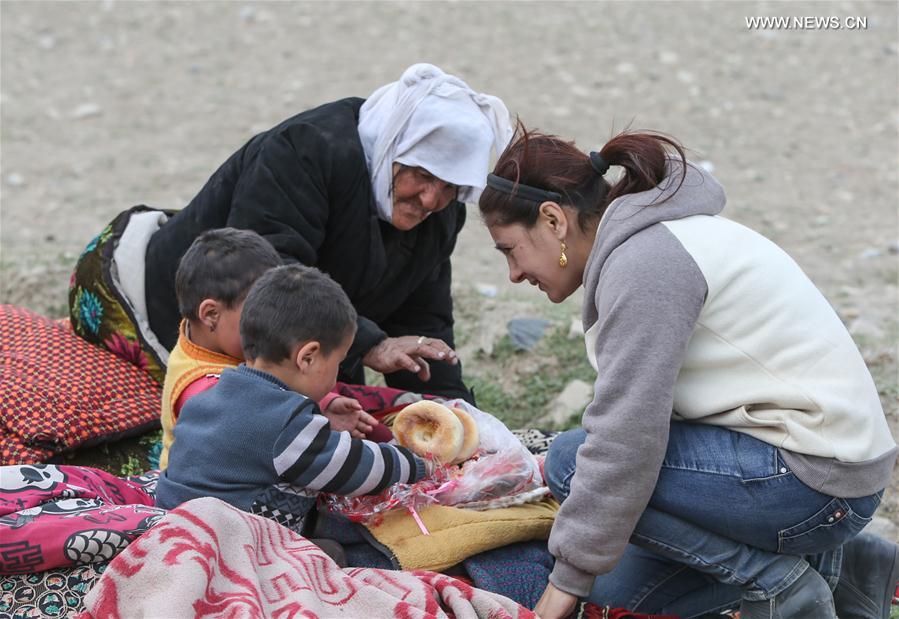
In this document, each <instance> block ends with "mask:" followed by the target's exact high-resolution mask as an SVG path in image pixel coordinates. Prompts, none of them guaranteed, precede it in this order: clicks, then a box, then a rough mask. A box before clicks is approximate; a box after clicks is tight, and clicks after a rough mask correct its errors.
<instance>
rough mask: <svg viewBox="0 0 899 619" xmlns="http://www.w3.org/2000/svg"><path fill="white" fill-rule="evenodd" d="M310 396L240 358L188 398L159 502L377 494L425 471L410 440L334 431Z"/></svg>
mask: <svg viewBox="0 0 899 619" xmlns="http://www.w3.org/2000/svg"><path fill="white" fill-rule="evenodd" d="M318 413H319V408H318V405H317V404H316V403H315V402H314V401H313V400H311V399H309V398H307V397H305V396H303V395H301V394H299V393H296V392H295V391H291V390H290V389H289V388H288V387H287V386H286V385H285V384H284V383H282V382H281V381H280V380H278V379H277V378H275V377H274V376H272V375H270V374H267V373H265V372H261V371H259V370H254V369H252V368H248V367H247V366H245V365H240V366H238V367H237V368H234V369H228V370H225V371H224V372H223V373H222V376H221V378H220V379H219V382H218V384H217V385H215V386H214V387H212V388H211V389H209V390H208V391H205V392H203V393H201V394H198V395H197V396H195V397H193V398H192V399H191V400H189V401H188V402H187V404H185V405H184V408H183V409H182V411H181V415H180V417H179V418H178V424H177V425H176V426H175V443H174V445H173V446H172V450H171V452H170V454H169V466H168V468H167V469H166V470H165V472H164V473H163V474H162V476H161V477H160V479H159V485H158V487H157V495H156V503H157V505H159V506H160V507H164V508H166V509H172V508H174V507H177V506H178V505H180V504H181V503H183V502H185V501H189V500H190V499H195V498H199V497H206V496H213V497H216V498H219V499H221V500H223V501H226V502H227V503H230V504H231V505H234V506H235V507H238V508H240V509H243V510H245V511H253V510H251V508H253V505H254V502H256V501H257V500H259V499H260V497H262V496H264V495H266V493H267V492H269V491H270V489H271V488H272V487H274V486H281V487H283V485H284V484H289V485H290V486H292V487H293V489H294V490H300V489H302V490H303V491H304V492H303V494H305V495H306V496H314V494H315V493H317V492H332V493H335V494H342V495H349V496H357V495H361V494H375V493H377V492H380V491H381V490H383V489H384V488H386V487H387V486H390V485H392V484H395V483H398V482H414V481H416V480H418V479H420V478H421V477H423V476H424V473H425V465H424V462H423V461H422V460H420V459H419V458H417V457H416V456H414V455H413V454H412V453H411V452H410V451H409V450H407V449H405V448H403V447H394V446H392V445H386V444H383V443H373V442H371V441H366V440H360V439H354V438H351V437H350V434H349V433H348V432H335V431H332V430H331V427H330V424H329V423H328V420H327V419H326V418H325V417H324V416H322V415H321V414H318Z"/></svg>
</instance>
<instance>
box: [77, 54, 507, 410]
mask: <svg viewBox="0 0 899 619" xmlns="http://www.w3.org/2000/svg"><path fill="white" fill-rule="evenodd" d="M511 133H512V131H511V127H510V126H509V120H508V112H507V110H506V108H505V106H504V105H503V103H502V101H500V100H499V99H497V98H495V97H491V96H488V95H485V94H479V93H476V92H474V91H473V90H471V89H470V88H469V87H468V86H467V85H466V84H465V83H464V82H463V81H462V80H460V79H458V78H457V77H454V76H452V75H448V74H446V73H444V72H443V71H441V70H440V69H438V68H437V67H434V66H432V65H428V64H417V65H413V66H412V67H410V68H409V69H407V70H406V71H405V72H404V73H403V75H402V77H401V78H400V80H399V81H397V82H394V83H392V84H388V85H387V86H384V87H382V88H380V89H378V90H377V91H375V92H374V94H372V96H371V97H369V98H368V100H363V99H358V98H349V99H341V100H339V101H335V102H333V103H327V104H325V105H322V106H320V107H317V108H315V109H312V110H309V111H306V112H302V113H300V114H298V115H296V116H294V117H292V118H289V119H287V120H285V121H284V122H282V123H281V124H279V125H277V126H276V127H274V128H272V129H270V130H268V131H265V132H264V133H261V134H259V135H257V136H255V137H253V138H252V139H251V140H250V141H249V142H247V143H246V144H245V145H244V146H243V147H242V148H241V149H240V150H238V151H237V152H236V153H234V154H233V155H232V156H231V157H229V158H228V160H227V161H225V162H224V163H223V164H222V166H221V167H220V168H219V169H218V170H217V171H216V172H215V173H214V174H213V175H212V177H211V178H210V179H209V181H208V182H207V183H206V185H205V186H204V187H203V189H201V190H200V193H199V194H197V196H196V197H195V198H194V199H193V200H192V201H191V202H190V204H188V205H187V207H186V208H184V209H183V210H181V211H179V212H176V213H171V212H165V213H161V212H159V211H156V210H152V209H147V208H146V207H135V208H134V209H131V210H130V211H128V212H126V213H123V214H121V215H120V216H119V217H118V218H117V219H116V220H115V221H113V222H112V224H110V226H108V227H107V228H106V229H105V230H104V231H103V232H102V233H101V234H100V235H99V236H98V237H97V238H96V239H94V240H93V241H92V242H91V244H90V245H89V246H88V248H87V250H85V254H83V255H82V258H81V259H79V264H78V267H77V268H76V272H75V274H74V275H73V281H72V285H71V291H70V306H71V320H72V324H73V326H74V328H75V330H76V332H77V333H79V334H80V335H82V336H83V337H85V338H86V339H88V340H89V341H92V342H95V343H98V344H101V345H104V346H106V347H107V348H109V349H111V350H113V351H114V352H116V353H118V354H120V355H121V356H124V357H126V358H129V359H130V360H132V361H134V362H136V363H138V364H139V365H142V366H144V367H146V368H147V369H148V370H149V371H150V372H151V373H152V374H153V375H154V376H155V377H156V378H157V379H158V380H160V381H161V380H162V376H163V368H164V364H165V361H166V357H167V351H168V350H169V349H171V348H172V346H174V344H175V342H176V340H177V336H178V323H179V320H180V316H179V313H178V305H177V302H176V298H175V289H174V277H175V271H176V269H177V267H178V261H179V260H180V258H181V256H182V255H183V254H184V252H185V251H186V250H187V248H188V247H189V246H190V244H191V242H192V241H193V240H194V239H195V238H196V237H197V236H198V235H199V234H200V233H201V232H203V231H205V230H209V229H212V228H220V227H225V226H231V227H236V228H244V229H250V230H254V231H256V232H258V233H259V234H261V235H262V236H263V237H264V238H265V239H267V240H268V241H269V242H270V243H271V244H272V245H273V246H274V247H275V249H276V250H277V251H278V252H279V253H280V254H281V257H282V258H283V260H284V262H285V263H290V262H301V263H303V264H307V265H313V266H316V267H318V268H319V269H321V270H323V271H325V272H326V273H328V274H329V275H330V276H331V277H332V278H334V279H335V280H336V281H337V282H338V283H339V284H340V285H341V286H342V287H343V289H344V290H345V291H346V293H347V294H348V295H349V297H350V299H351V301H352V302H353V304H354V306H355V308H356V310H357V312H358V314H359V324H358V331H357V334H356V339H355V341H354V343H353V346H352V348H351V349H350V352H349V355H348V356H347V359H346V361H345V362H344V364H343V366H342V371H341V376H340V379H341V380H344V381H346V382H353V383H363V382H364V379H363V365H366V366H368V367H370V368H372V369H373V370H376V371H378V372H383V373H385V374H386V375H387V382H388V384H389V385H391V386H394V387H398V388H402V389H408V390H413V391H418V392H427V393H433V394H442V395H446V396H452V397H463V398H467V399H470V398H471V394H470V393H469V392H468V390H467V389H466V388H465V386H464V385H463V383H462V379H461V367H460V365H459V364H458V362H457V359H456V356H455V353H454V351H453V346H454V341H453V311H452V299H451V296H450V279H451V268H450V254H451V253H452V251H453V248H454V246H455V243H456V237H457V235H458V234H459V230H460V229H461V228H462V225H463V223H464V222H465V205H464V203H465V202H475V201H477V198H478V196H479V194H480V191H481V190H482V189H483V187H484V181H485V178H486V176H487V171H488V170H489V167H488V166H489V159H490V153H491V149H495V151H496V152H497V153H499V152H501V151H502V149H503V148H504V147H505V146H506V144H507V143H508V140H509V138H510V136H511Z"/></svg>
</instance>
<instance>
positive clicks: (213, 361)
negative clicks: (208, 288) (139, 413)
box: [159, 320, 241, 470]
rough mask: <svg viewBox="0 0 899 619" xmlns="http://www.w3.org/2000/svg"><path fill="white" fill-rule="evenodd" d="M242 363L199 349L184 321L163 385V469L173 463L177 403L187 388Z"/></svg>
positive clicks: (161, 462)
mask: <svg viewBox="0 0 899 619" xmlns="http://www.w3.org/2000/svg"><path fill="white" fill-rule="evenodd" d="M240 363H241V360H240V359H236V358H234V357H231V356H229V355H224V354H221V353H217V352H213V351H211V350H209V349H207V348H203V347H202V346H197V345H196V344H194V343H193V342H191V341H190V340H189V339H188V337H187V320H182V321H181V326H180V328H179V334H178V343H177V344H175V347H174V348H173V349H172V352H171V354H170V355H169V363H168V367H167V368H166V371H165V382H164V383H163V385H162V412H161V414H160V419H161V421H162V453H161V454H160V456H159V468H160V469H163V470H164V469H165V468H166V466H168V463H169V449H171V447H172V443H173V442H174V441H175V436H174V434H173V431H174V428H175V422H176V421H177V415H175V403H176V402H177V401H178V398H179V397H180V396H181V394H182V393H183V392H184V390H185V389H187V387H189V386H190V384H191V383H193V382H194V381H195V380H197V379H200V378H203V377H204V376H209V375H213V376H219V375H220V374H221V373H222V370H224V369H226V368H233V367H236V366H237V365H239V364H240Z"/></svg>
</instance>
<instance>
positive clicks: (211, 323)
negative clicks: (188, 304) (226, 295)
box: [197, 299, 221, 331]
mask: <svg viewBox="0 0 899 619" xmlns="http://www.w3.org/2000/svg"><path fill="white" fill-rule="evenodd" d="M197 316H198V317H199V318H200V322H202V323H203V325H205V326H206V328H207V329H209V330H210V331H215V328H216V327H217V326H218V322H219V318H221V304H220V303H219V302H218V301H216V300H215V299H203V300H202V301H201V302H200V307H198V308H197Z"/></svg>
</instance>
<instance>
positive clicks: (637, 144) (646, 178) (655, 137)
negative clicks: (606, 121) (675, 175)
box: [599, 132, 687, 211]
mask: <svg viewBox="0 0 899 619" xmlns="http://www.w3.org/2000/svg"><path fill="white" fill-rule="evenodd" d="M669 149H672V150H674V151H676V152H677V153H678V155H680V161H681V163H682V164H683V165H681V179H680V183H679V184H678V186H677V187H678V189H680V186H681V185H682V184H683V182H684V178H686V176H687V157H686V155H684V148H683V146H681V145H680V144H679V143H678V142H677V140H675V139H674V138H670V137H668V136H666V135H662V134H659V133H651V132H646V133H630V132H623V133H619V134H618V135H616V136H615V137H613V138H612V139H611V140H609V141H608V142H607V143H606V145H605V146H603V147H602V149H601V150H600V151H599V154H600V156H601V157H602V158H603V159H604V160H605V161H606V162H607V163H608V164H609V165H615V166H621V167H622V168H624V174H623V175H622V176H621V179H619V181H618V182H617V183H615V185H613V186H612V187H611V188H610V189H609V191H608V193H606V196H605V200H604V204H603V206H602V210H603V211H605V209H606V207H607V206H608V205H609V204H611V203H612V202H613V201H614V200H615V199H616V198H620V197H621V196H626V195H628V194H631V193H640V192H641V191H648V190H650V189H652V188H653V187H655V186H657V185H658V184H659V183H661V182H662V181H663V180H665V177H666V176H667V175H668V171H669V170H668V162H669V160H671V159H673V158H674V157H673V156H672V155H671V154H669ZM676 191H677V189H675V192H676ZM671 195H674V194H673V193H672V194H671ZM670 197H671V196H668V198H666V200H667V199H669V198H670ZM663 202H664V200H663ZM659 204H661V202H660V203H659Z"/></svg>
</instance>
